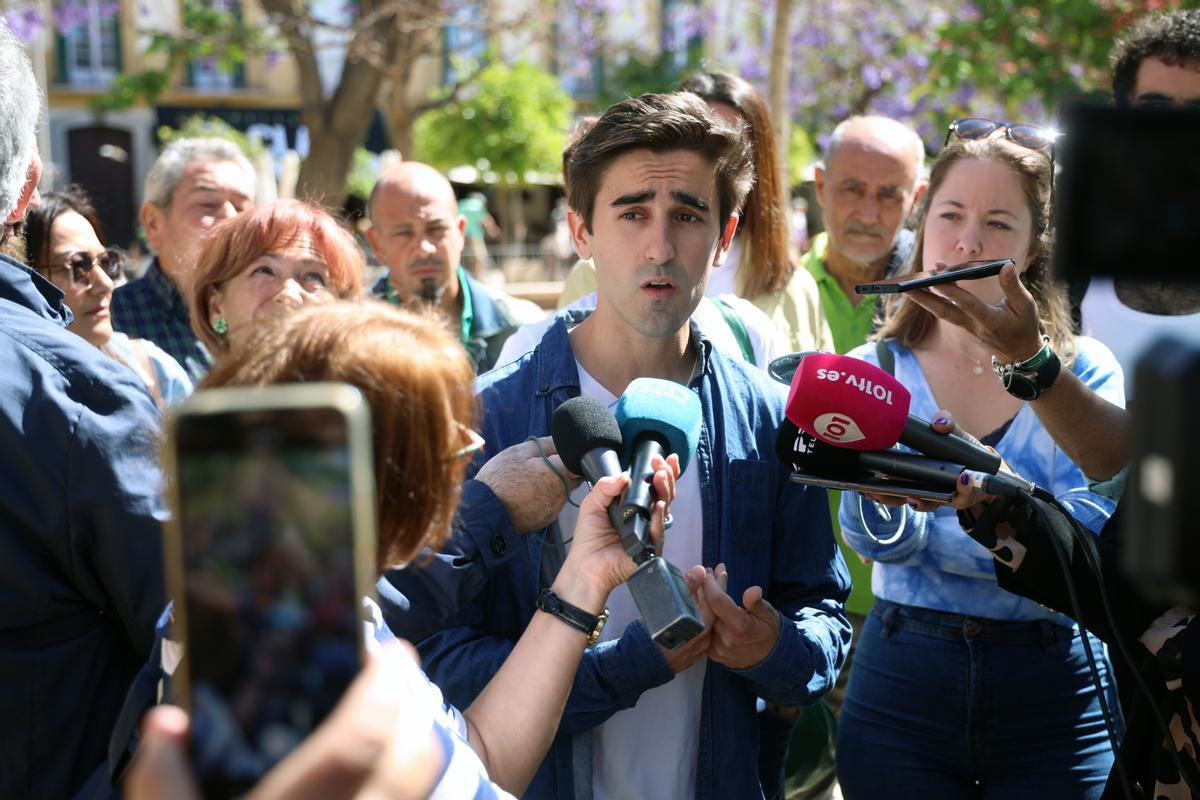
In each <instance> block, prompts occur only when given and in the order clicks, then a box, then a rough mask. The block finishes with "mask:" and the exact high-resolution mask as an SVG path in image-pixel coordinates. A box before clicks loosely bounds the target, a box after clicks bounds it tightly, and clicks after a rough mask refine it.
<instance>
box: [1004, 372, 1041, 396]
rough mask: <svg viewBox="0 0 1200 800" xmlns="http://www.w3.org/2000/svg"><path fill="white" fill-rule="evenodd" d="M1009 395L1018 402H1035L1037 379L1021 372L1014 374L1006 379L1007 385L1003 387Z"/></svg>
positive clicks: (1038, 392)
mask: <svg viewBox="0 0 1200 800" xmlns="http://www.w3.org/2000/svg"><path fill="white" fill-rule="evenodd" d="M1004 388H1005V389H1006V390H1007V391H1008V393H1009V394H1011V395H1012V396H1013V397H1015V398H1017V399H1018V400H1025V401H1026V402H1028V401H1030V400H1036V399H1037V397H1038V395H1039V394H1041V392H1040V391H1038V385H1037V379H1036V378H1035V377H1030V376H1029V375H1026V374H1024V373H1021V372H1014V373H1012V374H1011V375H1010V376H1009V378H1008V385H1007V386H1005V387H1004Z"/></svg>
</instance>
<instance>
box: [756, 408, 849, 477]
mask: <svg viewBox="0 0 1200 800" xmlns="http://www.w3.org/2000/svg"><path fill="white" fill-rule="evenodd" d="M775 456H776V457H777V458H778V459H779V460H780V462H782V463H783V465H784V466H785V467H787V468H788V469H790V470H792V471H793V472H802V473H804V474H805V475H814V476H819V477H822V478H831V479H834V480H837V479H842V480H850V479H853V478H855V477H860V476H862V475H863V474H865V472H866V471H865V470H864V469H862V468H861V467H860V466H859V464H858V454H857V452H856V451H854V450H846V449H844V448H840V447H834V446H833V445H829V444H825V443H824V442H822V441H820V440H819V439H817V437H815V436H813V435H812V434H811V433H808V432H806V431H802V430H800V428H798V427H797V426H796V423H794V422H792V421H791V420H790V419H784V420H783V422H781V423H779V432H778V433H777V434H775Z"/></svg>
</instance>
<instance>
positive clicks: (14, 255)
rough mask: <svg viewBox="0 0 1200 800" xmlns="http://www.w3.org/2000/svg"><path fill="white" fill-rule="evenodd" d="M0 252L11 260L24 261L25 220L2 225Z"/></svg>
mask: <svg viewBox="0 0 1200 800" xmlns="http://www.w3.org/2000/svg"><path fill="white" fill-rule="evenodd" d="M0 254H3V255H6V256H8V257H9V258H11V259H12V260H13V261H20V262H21V263H22V264H24V263H25V220H21V221H20V222H14V223H13V224H12V225H6V226H4V238H3V239H0Z"/></svg>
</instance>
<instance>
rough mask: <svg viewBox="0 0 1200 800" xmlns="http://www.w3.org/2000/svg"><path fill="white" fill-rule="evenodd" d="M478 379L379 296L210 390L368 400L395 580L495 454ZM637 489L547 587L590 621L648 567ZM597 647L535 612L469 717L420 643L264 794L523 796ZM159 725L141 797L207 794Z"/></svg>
mask: <svg viewBox="0 0 1200 800" xmlns="http://www.w3.org/2000/svg"><path fill="white" fill-rule="evenodd" d="M473 379H474V370H473V368H472V366H471V363H470V362H469V361H468V359H467V355H466V353H465V351H464V350H463V348H462V346H461V344H459V342H458V341H457V339H456V338H455V337H454V336H453V335H452V334H451V333H450V332H449V331H447V330H446V328H445V326H444V324H443V323H442V322H441V321H440V320H439V319H438V318H437V317H436V316H434V315H432V314H429V315H420V314H416V313H413V312H410V311H404V310H400V309H398V308H395V307H393V306H390V305H388V304H386V303H376V302H371V301H366V302H361V303H352V302H330V303H318V304H315V305H308V306H306V307H304V308H301V309H299V310H296V311H295V312H294V313H291V314H288V315H285V316H283V317H281V318H279V319H275V320H271V321H270V322H268V323H267V324H264V325H262V326H260V327H257V328H256V329H255V330H254V331H252V332H250V334H249V336H248V337H247V338H246V340H245V346H241V345H239V346H237V347H235V348H233V349H232V350H230V351H229V353H228V354H227V355H225V356H224V357H223V358H221V359H218V361H217V363H216V365H215V366H214V368H213V370H212V371H211V372H210V373H209V374H208V377H207V378H205V380H204V382H203V383H202V384H201V387H200V388H201V390H202V391H203V390H205V389H209V388H215V387H222V386H263V385H267V384H275V383H296V382H306V381H333V382H341V383H348V384H350V385H352V386H355V387H356V388H358V389H359V391H361V392H362V393H363V395H364V396H365V398H366V400H367V403H368V404H369V406H370V410H371V427H372V437H373V445H374V456H375V458H374V461H375V482H376V490H377V499H378V500H377V502H378V520H379V525H378V529H379V539H378V543H377V567H378V568H379V570H380V572H382V571H384V570H387V569H389V568H396V567H398V566H400V565H405V564H410V563H412V564H413V565H412V566H411V567H405V568H407V569H420V568H421V566H420V560H419V559H418V558H417V556H418V554H419V553H421V552H423V551H424V550H425V548H429V549H431V550H433V551H437V550H438V549H439V548H440V547H441V545H442V544H443V543H444V542H445V541H446V540H447V539H448V538H449V536H450V531H451V523H452V521H453V519H454V517H455V511H456V509H457V508H458V504H459V499H460V496H461V487H462V484H463V480H464V476H465V474H466V469H467V465H468V464H469V463H470V461H471V457H472V455H473V454H474V453H476V452H477V451H478V450H479V449H480V447H481V445H482V439H481V438H480V436H479V434H478V433H476V432H475V430H474V427H475V426H476V425H477V424H478V421H477V415H478V410H477V402H476V398H475V394H474V390H473V385H472V381H473ZM655 466H656V468H657V473H656V475H655V477H654V484H655V489H656V491H657V493H658V496H659V497H661V498H666V499H665V500H660V501H658V502H657V503H656V506H655V510H654V514H653V519H652V525H651V532H652V535H653V536H654V538H655V540H656V541H657V542H659V544H660V545H661V543H662V536H663V520H664V519H665V517H666V513H667V511H666V509H667V503H668V502H669V500H670V499H671V498H673V497H674V486H675V484H674V480H675V477H676V476H677V472H678V460H677V458H675V457H674V456H672V457H671V458H670V459H668V460H667V461H664V460H663V459H661V458H659V459H657V460H656V463H655ZM627 483H628V477H624V476H622V477H610V478H602V479H601V480H600V481H598V482H597V483H596V486H595V488H594V489H593V490H592V492H591V493H590V494H589V495H588V496H587V498H586V499H585V501H584V502H583V504H582V507H581V509H580V516H579V526H578V527H577V528H576V529H575V535H574V538H573V539H572V542H571V547H570V549H569V551H568V552H567V555H566V559H565V561H564V562H563V565H562V568H561V569H560V570H559V572H558V574H557V575H556V576H555V577H554V579H553V581H552V583H551V585H550V587H549V589H550V591H551V592H553V595H550V596H549V597H550V599H551V600H554V601H555V602H561V603H566V604H570V606H574V607H575V608H574V611H577V612H579V613H580V614H582V615H584V616H587V615H594V616H600V615H601V614H602V611H603V609H604V606H605V603H606V601H607V598H608V595H609V592H610V591H611V590H612V589H613V588H615V587H616V586H617V585H618V584H620V583H622V582H623V581H625V580H626V579H628V578H629V576H630V575H632V574H633V571H634V568H635V566H636V565H635V564H634V563H633V561H632V559H630V557H629V556H628V555H627V554H626V553H625V551H624V549H623V547H622V546H621V542H620V538H619V537H618V536H617V533H616V531H615V530H613V528H612V526H611V524H610V523H609V521H608V514H607V507H608V505H609V503H610V502H611V501H612V500H614V499H615V498H617V497H618V496H620V493H621V492H622V491H623V489H624V487H625V486H626V485H627ZM660 550H661V547H660ZM368 607H369V608H370V610H371V612H372V617H373V622H374V630H373V633H374V641H376V642H383V641H386V640H388V639H389V638H391V635H390V633H389V632H388V631H387V629H386V627H385V626H384V625H383V623H382V618H381V615H380V614H379V613H378V612H379V608H378V607H377V606H376V605H375V604H374V602H373V601H372V602H370V603H369V604H368ZM539 607H540V606H539ZM548 607H549V606H547V608H548ZM568 610H570V609H569V607H568ZM413 613H419V611H418V610H417V609H414V610H413ZM597 632H598V631H597ZM593 639H594V637H591V638H589V636H588V634H587V633H584V632H583V631H582V630H580V629H578V628H576V627H573V626H572V625H570V624H564V622H563V621H562V620H560V619H559V618H557V617H555V616H552V615H551V614H550V613H540V614H536V615H535V616H534V618H533V619H532V620H531V622H530V624H529V626H528V627H527V628H526V630H525V632H524V634H523V635H522V636H521V638H520V640H519V641H518V642H517V643H516V646H515V647H514V648H513V650H512V651H511V652H510V653H509V655H508V658H507V660H506V661H505V663H504V666H503V667H502V668H501V669H500V671H499V672H497V673H496V675H495V676H494V677H493V679H492V680H491V682H490V683H489V684H488V685H487V687H486V688H485V689H484V691H483V692H482V693H481V694H480V695H479V697H478V698H476V700H475V702H474V703H472V705H471V706H470V707H469V708H467V709H465V711H463V712H461V713H460V712H459V711H458V710H457V709H454V708H452V707H447V706H445V705H444V703H443V701H442V697H441V693H440V691H439V690H438V689H437V687H436V686H434V685H433V684H432V683H430V682H429V681H428V679H427V678H425V676H424V673H422V672H421V670H420V668H419V666H418V665H417V662H416V659H415V658H414V657H413V655H412V654H411V653H410V651H409V650H408V649H407V648H405V647H403V646H393V647H388V648H387V649H386V651H385V652H384V653H383V654H382V655H380V656H379V657H378V658H377V659H376V661H375V662H374V664H373V665H372V666H370V667H368V669H367V670H366V673H365V674H364V675H363V676H362V677H361V678H360V679H359V680H358V682H357V683H356V684H355V685H354V686H352V687H351V689H350V690H349V691H348V692H347V695H346V698H345V699H344V700H343V702H342V704H341V705H340V706H339V707H338V709H337V710H336V711H334V712H333V714H332V715H331V716H330V718H329V719H328V720H327V722H326V723H325V724H324V725H322V727H321V728H320V729H318V731H317V732H316V733H314V734H313V735H312V736H311V737H310V738H309V739H308V740H307V741H306V742H305V744H304V745H302V746H301V747H300V748H299V749H298V750H297V751H296V752H295V753H293V754H292V755H291V756H290V757H289V758H288V759H287V760H285V761H284V762H283V763H281V764H280V765H279V766H278V767H277V768H276V769H274V770H273V771H272V772H271V773H270V774H269V775H268V776H267V777H266V778H265V779H264V780H263V782H262V783H261V784H260V786H259V788H258V790H256V792H255V795H254V796H255V797H259V798H273V797H279V798H284V797H287V798H295V797H314V798H315V797H321V798H340V797H354V796H365V795H363V794H360V791H364V790H366V789H370V788H371V787H375V788H376V792H375V794H373V795H371V796H380V797H382V796H390V797H428V798H441V799H442V800H457V798H461V797H509V796H510V795H509V794H507V793H506V792H511V793H512V794H514V795H520V793H521V792H522V791H524V789H525V787H526V786H527V785H528V783H529V781H530V779H531V778H532V777H533V774H534V772H535V770H536V769H537V767H538V765H539V764H540V763H541V761H542V757H543V756H544V755H545V753H546V750H547V749H548V748H549V747H550V744H551V742H552V740H553V738H554V734H555V732H556V729H557V726H558V719H559V717H560V716H561V714H562V711H563V708H564V706H565V704H566V699H567V694H568V692H569V691H570V689H571V685H572V682H573V680H574V677H575V672H576V669H577V668H578V666H579V662H580V659H581V657H582V655H583V652H584V649H585V648H586V647H587V646H589V645H590V644H591V643H592V640H593ZM370 644H371V642H368V645H370ZM369 649H370V648H369ZM375 649H378V647H376V648H375ZM380 665H382V666H383V667H384V669H381V668H380ZM147 730H148V732H149V736H148V737H147V747H146V751H147V752H146V754H145V756H144V757H142V758H141V759H140V760H141V764H140V765H139V764H138V762H135V766H134V770H133V773H132V774H131V778H130V781H129V784H128V788H129V790H130V791H129V796H131V797H135V798H137V797H146V798H149V797H167V796H170V797H188V796H196V794H195V790H194V786H193V785H192V784H191V781H190V776H189V775H188V772H187V769H186V767H184V763H185V760H184V759H183V758H182V756H181V753H182V748H177V747H176V745H177V744H180V745H181V744H182V742H183V740H184V738H185V736H184V735H183V732H184V731H185V730H186V719H182V718H181V715H180V713H179V712H178V709H156V710H155V712H154V713H153V716H152V717H151V719H150V720H149V721H148V723H147ZM489 776H490V778H489ZM491 781H495V784H493V783H491ZM380 782H382V783H383V784H384V786H385V787H386V791H383V789H382V788H381V787H380V786H379V783H380ZM501 787H503V788H501ZM367 794H370V793H369V792H368V793H367Z"/></svg>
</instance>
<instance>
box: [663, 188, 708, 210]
mask: <svg viewBox="0 0 1200 800" xmlns="http://www.w3.org/2000/svg"><path fill="white" fill-rule="evenodd" d="M671 199H673V200H674V201H675V202H676V203H682V204H683V205H685V206H691V207H692V208H694V209H696V210H697V211H708V203H707V202H705V201H704V200H702V199H700V198H699V197H696V196H695V195H693V194H688V193H687V192H671Z"/></svg>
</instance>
